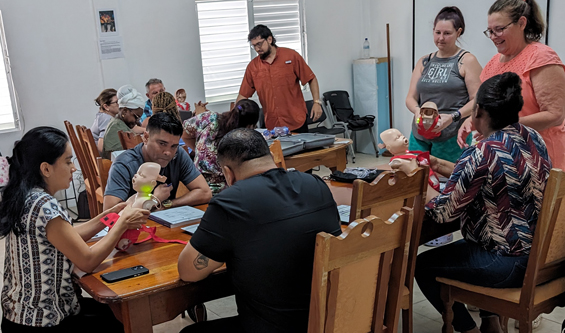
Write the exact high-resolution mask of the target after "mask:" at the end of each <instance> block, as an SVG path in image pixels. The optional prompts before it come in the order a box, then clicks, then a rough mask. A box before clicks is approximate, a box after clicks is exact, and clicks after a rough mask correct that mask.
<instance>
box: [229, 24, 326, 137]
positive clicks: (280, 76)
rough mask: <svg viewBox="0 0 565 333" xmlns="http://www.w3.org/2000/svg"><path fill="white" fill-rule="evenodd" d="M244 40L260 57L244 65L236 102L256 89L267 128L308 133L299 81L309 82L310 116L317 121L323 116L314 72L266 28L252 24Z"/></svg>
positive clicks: (304, 104)
mask: <svg viewBox="0 0 565 333" xmlns="http://www.w3.org/2000/svg"><path fill="white" fill-rule="evenodd" d="M247 40H248V41H249V42H250V43H251V47H252V48H253V49H254V50H255V52H257V54H258V55H259V56H258V57H255V59H253V60H251V62H250V63H249V65H247V69H246V70H245V76H244V77H243V82H242V83H241V87H240V88H239V96H238V97H237V101H239V100H240V99H244V98H250V97H251V96H252V95H253V93H255V91H257V94H258V95H259V101H260V102H261V105H262V107H263V113H264V114H265V123H266V125H267V128H271V129H272V128H274V127H277V126H287V127H288V128H289V130H291V131H293V132H298V133H307V132H308V124H307V121H306V117H307V114H308V111H307V109H306V103H305V102H304V96H303V95H302V89H301V87H300V82H302V85H306V83H308V84H309V85H310V91H311V92H312V98H313V100H314V105H313V107H312V119H313V120H317V119H318V118H320V116H321V115H322V107H321V105H322V102H321V101H320V89H319V86H318V80H317V79H316V75H314V72H312V70H311V69H310V67H308V65H307V64H306V62H305V61H304V59H303V58H302V57H301V56H300V54H298V53H297V52H296V51H294V50H292V49H288V48H285V47H279V46H277V45H276V39H275V37H274V36H273V33H272V32H271V30H270V29H269V28H268V27H266V26H264V25H262V24H259V25H257V26H255V27H254V28H253V29H251V31H250V32H249V35H248V36H247ZM299 80H300V82H299Z"/></svg>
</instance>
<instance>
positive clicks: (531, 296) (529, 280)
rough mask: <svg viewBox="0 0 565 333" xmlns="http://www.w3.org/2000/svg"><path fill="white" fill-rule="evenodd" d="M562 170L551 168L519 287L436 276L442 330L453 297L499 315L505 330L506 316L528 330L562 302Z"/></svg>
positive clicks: (564, 292) (564, 284) (564, 290)
mask: <svg viewBox="0 0 565 333" xmlns="http://www.w3.org/2000/svg"><path fill="white" fill-rule="evenodd" d="M564 197H565V173H564V172H563V171H561V170H559V169H552V170H551V172H550V174H549V180H548V182H547V185H546V187H545V192H544V196H543V203H542V207H541V211H540V214H539V218H538V222H537V226H536V231H535V234H534V240H533V242H532V247H531V249H530V257H529V259H528V265H527V267H526V275H525V277H524V283H523V284H522V288H506V289H497V288H486V287H479V286H475V285H472V284H468V283H463V282H460V281H456V280H451V279H446V278H437V280H438V281H439V282H441V284H442V285H441V295H442V299H443V301H444V304H445V308H446V309H447V311H446V313H444V316H443V319H444V332H453V326H452V325H451V323H452V320H453V310H452V305H453V302H454V301H459V302H463V303H466V304H471V305H474V306H477V307H479V308H481V309H484V310H486V311H490V312H493V313H497V314H499V315H500V316H501V321H502V324H503V329H504V331H505V332H507V331H508V318H514V319H516V320H518V321H519V323H520V332H521V333H523V332H532V321H533V320H534V319H535V318H536V317H537V316H538V315H540V314H541V313H550V312H551V311H553V309H554V308H555V307H557V306H564V305H565V273H564V272H565V246H563V242H564V241H565V209H562V208H563V206H564V205H565V201H564V200H563V198H564Z"/></svg>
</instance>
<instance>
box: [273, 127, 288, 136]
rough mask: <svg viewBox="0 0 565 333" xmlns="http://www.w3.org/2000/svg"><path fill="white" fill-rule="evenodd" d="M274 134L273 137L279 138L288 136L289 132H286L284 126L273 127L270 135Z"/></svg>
mask: <svg viewBox="0 0 565 333" xmlns="http://www.w3.org/2000/svg"><path fill="white" fill-rule="evenodd" d="M273 132H274V136H276V137H279V136H285V135H288V133H290V131H289V130H288V127H286V126H282V127H275V128H274V129H273V131H272V133H273Z"/></svg>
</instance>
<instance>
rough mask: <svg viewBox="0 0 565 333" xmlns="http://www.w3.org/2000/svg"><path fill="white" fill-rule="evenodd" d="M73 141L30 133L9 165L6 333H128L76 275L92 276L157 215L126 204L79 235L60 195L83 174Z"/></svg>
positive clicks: (2, 220) (4, 223) (3, 219)
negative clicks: (85, 292) (107, 222)
mask: <svg viewBox="0 0 565 333" xmlns="http://www.w3.org/2000/svg"><path fill="white" fill-rule="evenodd" d="M72 158H73V152H72V149H71V146H70V144H69V140H68V138H67V136H66V135H65V133H63V132H61V131H60V130H58V129H55V128H52V127H37V128H34V129H32V130H31V131H29V132H27V133H26V134H25V135H24V137H23V138H22V140H21V141H19V142H17V143H16V145H15V146H14V150H13V154H12V157H11V158H10V159H9V162H10V169H9V176H10V177H9V178H10V179H9V181H8V185H6V187H5V189H4V190H3V193H2V198H3V200H2V202H0V237H6V257H5V262H4V286H3V288H2V298H1V303H2V315H3V318H2V332H4V333H7V332H20V333H21V332H44V331H45V332H75V331H76V332H123V326H122V324H121V323H120V322H119V321H117V320H116V319H115V318H114V316H113V314H112V311H111V310H110V308H109V307H108V306H107V305H104V304H101V303H97V302H96V301H94V300H93V299H91V298H88V299H87V298H79V297H77V295H76V294H75V289H74V288H73V283H72V278H71V273H72V272H73V268H74V266H75V265H76V266H77V267H78V268H79V269H81V270H83V271H85V272H92V271H93V270H94V269H95V268H96V267H98V265H99V264H100V263H101V262H102V261H103V260H104V259H105V258H106V257H107V256H108V255H109V254H110V252H112V250H113V249H114V246H115V245H116V243H117V242H118V240H119V238H120V236H121V235H122V233H123V232H124V231H126V230H127V229H132V228H138V227H140V226H141V224H142V223H145V220H146V219H147V217H148V216H149V211H147V210H142V209H133V208H130V207H125V204H119V205H117V206H115V207H114V208H112V209H109V210H107V211H105V212H103V213H102V214H100V215H99V216H97V217H95V218H94V219H92V220H90V221H88V222H85V223H81V225H79V226H76V227H73V223H72V220H71V219H70V218H69V215H68V214H67V212H66V211H65V210H64V209H63V208H62V207H61V205H60V204H59V202H58V201H57V199H55V198H54V195H55V193H56V192H58V191H64V190H66V189H67V188H69V185H70V183H71V180H72V177H73V172H75V171H76V168H75V166H74V164H73V162H72ZM122 209H123V211H122V214H121V217H120V218H119V219H118V221H117V222H116V224H115V225H114V227H113V228H112V229H111V230H110V231H109V232H108V234H107V235H106V236H105V237H103V238H102V239H101V240H100V241H98V243H96V244H95V245H93V246H92V247H90V246H88V245H87V244H86V241H88V240H89V239H90V238H92V237H93V236H94V235H96V234H97V233H98V232H100V230H102V228H104V224H102V222H100V218H102V217H103V216H104V215H106V214H108V213H111V212H119V211H121V210H122Z"/></svg>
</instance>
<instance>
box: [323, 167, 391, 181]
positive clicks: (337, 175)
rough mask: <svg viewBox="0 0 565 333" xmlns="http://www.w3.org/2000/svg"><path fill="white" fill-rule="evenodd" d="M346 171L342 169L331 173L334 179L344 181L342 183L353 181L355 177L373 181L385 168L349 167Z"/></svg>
mask: <svg viewBox="0 0 565 333" xmlns="http://www.w3.org/2000/svg"><path fill="white" fill-rule="evenodd" d="M344 171H345V172H341V171H337V170H336V171H334V172H332V174H331V175H330V178H331V179H332V180H335V181H338V182H342V183H353V181H355V179H361V180H364V181H366V182H367V183H370V182H372V181H373V180H375V178H377V176H378V175H380V174H381V172H383V171H385V170H377V169H365V168H347V169H345V170H344ZM347 171H352V172H347Z"/></svg>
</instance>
